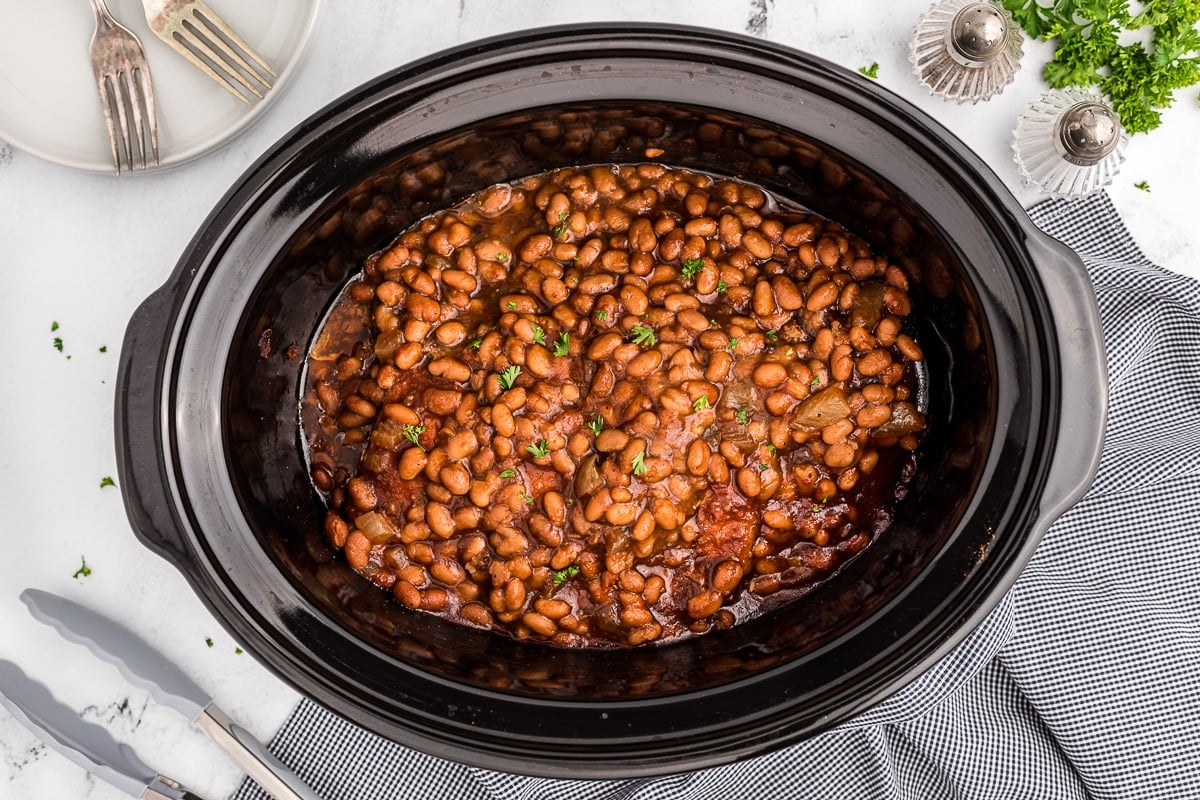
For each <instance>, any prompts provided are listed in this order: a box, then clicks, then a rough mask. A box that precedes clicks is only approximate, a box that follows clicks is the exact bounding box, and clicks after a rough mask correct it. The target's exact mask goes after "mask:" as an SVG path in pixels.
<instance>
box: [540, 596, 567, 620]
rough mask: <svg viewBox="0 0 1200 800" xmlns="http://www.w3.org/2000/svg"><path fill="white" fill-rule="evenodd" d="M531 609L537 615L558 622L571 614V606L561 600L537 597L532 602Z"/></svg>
mask: <svg viewBox="0 0 1200 800" xmlns="http://www.w3.org/2000/svg"><path fill="white" fill-rule="evenodd" d="M533 607H534V608H535V609H537V611H538V613H539V614H541V615H542V616H544V617H547V618H549V619H552V620H555V621H557V620H560V619H562V618H563V617H565V616H567V615H568V614H570V613H571V606H570V605H568V604H567V603H565V602H563V601H562V600H556V599H554V598H552V597H539V598H538V599H537V600H534V601H533Z"/></svg>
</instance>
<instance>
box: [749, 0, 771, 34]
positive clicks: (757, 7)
mask: <svg viewBox="0 0 1200 800" xmlns="http://www.w3.org/2000/svg"><path fill="white" fill-rule="evenodd" d="M774 5H775V0H750V16H749V17H748V18H747V19H746V33H749V34H752V35H754V36H762V35H764V34H765V33H766V31H767V26H768V25H769V24H770V23H771V8H772V7H773V6H774Z"/></svg>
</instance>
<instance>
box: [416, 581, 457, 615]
mask: <svg viewBox="0 0 1200 800" xmlns="http://www.w3.org/2000/svg"><path fill="white" fill-rule="evenodd" d="M449 600H450V595H448V594H447V593H446V590H445V589H441V588H438V587H436V586H433V587H430V588H428V589H424V590H423V591H422V592H421V610H422V611H441V610H442V609H443V608H445V607H446V603H447V602H448V601H449Z"/></svg>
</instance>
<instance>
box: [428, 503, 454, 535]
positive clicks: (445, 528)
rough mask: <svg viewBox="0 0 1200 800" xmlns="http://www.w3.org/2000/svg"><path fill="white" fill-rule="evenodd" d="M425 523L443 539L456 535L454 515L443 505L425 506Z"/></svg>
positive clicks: (431, 504) (432, 504) (430, 504)
mask: <svg viewBox="0 0 1200 800" xmlns="http://www.w3.org/2000/svg"><path fill="white" fill-rule="evenodd" d="M425 521H426V523H428V525H429V528H430V529H431V530H432V531H433V532H434V533H436V534H437V535H438V536H441V537H442V538H443V539H445V538H447V537H449V536H450V534H452V533H454V515H453V514H451V513H450V509H449V508H448V507H447V506H445V505H442V504H441V503H429V504H428V505H426V506H425Z"/></svg>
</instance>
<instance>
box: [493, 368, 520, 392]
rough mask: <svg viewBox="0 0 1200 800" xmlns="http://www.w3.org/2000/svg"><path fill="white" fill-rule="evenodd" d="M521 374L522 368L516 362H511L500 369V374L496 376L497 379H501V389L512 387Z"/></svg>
mask: <svg viewBox="0 0 1200 800" xmlns="http://www.w3.org/2000/svg"><path fill="white" fill-rule="evenodd" d="M520 374H521V368H520V367H519V366H517V365H516V364H510V365H508V366H507V367H505V368H504V369H502V370H500V374H499V375H497V376H496V379H497V380H498V381H500V388H501V389H511V388H512V387H513V384H515V383H516V382H517V376H518V375H520Z"/></svg>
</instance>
